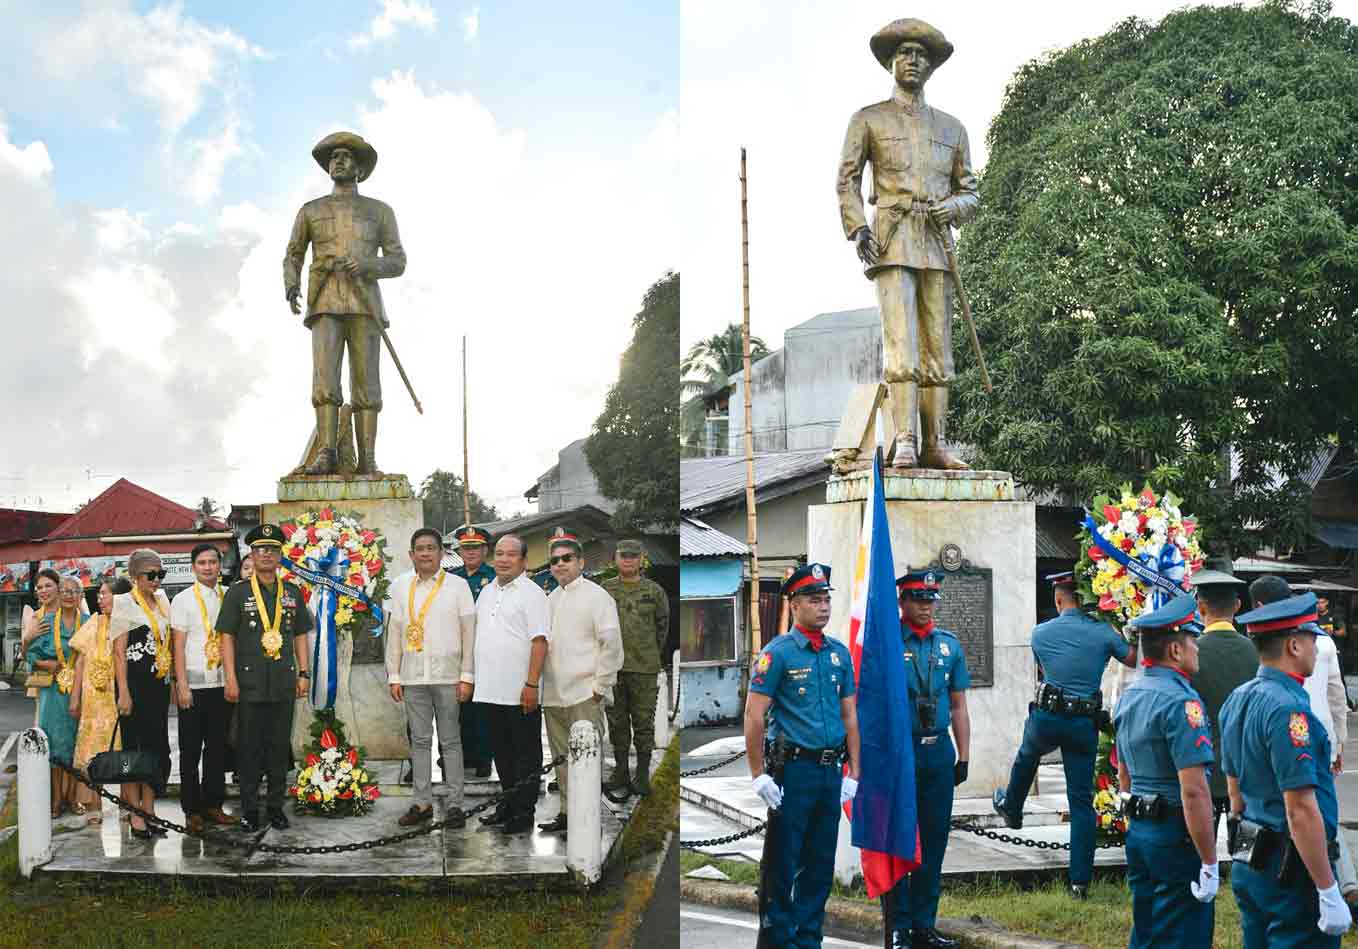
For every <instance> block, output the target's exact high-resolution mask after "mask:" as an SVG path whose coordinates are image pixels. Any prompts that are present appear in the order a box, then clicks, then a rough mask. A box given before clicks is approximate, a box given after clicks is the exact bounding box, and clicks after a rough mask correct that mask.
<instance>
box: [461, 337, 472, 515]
mask: <svg viewBox="0 0 1358 949" xmlns="http://www.w3.org/2000/svg"><path fill="white" fill-rule="evenodd" d="M471 522H472V483H471V462H470V460H469V459H468V457H467V337H466V335H463V337H462V523H463V524H467V525H470V524H471Z"/></svg>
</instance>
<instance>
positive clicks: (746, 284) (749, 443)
mask: <svg viewBox="0 0 1358 949" xmlns="http://www.w3.org/2000/svg"><path fill="white" fill-rule="evenodd" d="M740 295H741V307H742V311H743V315H742V319H741V325H740V341H741V349H742V350H743V354H742V359H741V365H742V369H743V371H744V383H743V388H744V389H745V543H746V544H747V545H749V548H750V656H751V657H752V658H753V656H754V654H755V653H757V652H759V650H760V648H761V647H762V646H763V643H762V641H761V640H762V637H761V636H760V633H759V534H758V531H757V530H756V529H755V503H754V408H753V402H752V401H751V399H752V393H751V389H752V386H751V384H750V383H751V379H750V215H749V201H748V195H747V192H746V178H745V148H744V146H742V147H741V149H740Z"/></svg>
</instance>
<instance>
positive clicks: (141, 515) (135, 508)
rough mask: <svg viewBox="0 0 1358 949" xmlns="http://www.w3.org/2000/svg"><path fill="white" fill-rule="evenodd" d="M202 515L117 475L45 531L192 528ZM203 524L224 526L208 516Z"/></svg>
mask: <svg viewBox="0 0 1358 949" xmlns="http://www.w3.org/2000/svg"><path fill="white" fill-rule="evenodd" d="M201 516H202V515H200V514H199V513H198V512H197V511H195V510H193V509H192V508H187V507H184V505H182V504H176V503H175V502H173V501H171V500H170V499H169V498H163V497H161V496H160V495H159V494H156V493H154V492H152V491H148V490H146V489H145V488H143V487H141V486H139V485H135V484H133V483H132V482H131V481H128V480H127V479H126V478H119V479H118V480H117V481H115V482H113V484H111V485H109V486H108V488H106V489H105V490H104V492H103V493H102V494H100V495H99V496H98V497H97V498H95V499H94V500H93V501H91V502H90V503H89V504H86V505H85V506H84V507H82V508H81V509H80V510H78V511H76V512H75V513H74V514H72V515H71V517H70V519H68V520H67V521H66V522H65V523H63V524H62V525H61V526H60V527H58V528H57V529H56V530H54V531H53V532H52V533H50V534H48V535H47V539H48V540H49V541H55V540H63V539H66V538H71V537H104V536H107V535H109V534H113V535H115V536H116V535H121V534H168V533H174V532H177V531H191V530H194V529H196V528H197V527H198V524H197V523H196V522H197V521H198V519H199V518H200V517H201ZM202 526H203V527H205V528H208V529H210V530H225V529H226V523H225V522H224V521H221V520H219V519H217V518H215V517H210V518H207V519H206V520H205V521H204V522H203V524H202Z"/></svg>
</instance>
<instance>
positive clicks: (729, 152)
mask: <svg viewBox="0 0 1358 949" xmlns="http://www.w3.org/2000/svg"><path fill="white" fill-rule="evenodd" d="M1186 5H1189V4H1185V3H1183V2H1175V0H1108V2H1100V3H1089V2H1087V0H1038V2H1035V3H1014V2H1008V0H1006V2H998V0H981V2H979V3H967V4H958V3H926V4H923V5H919V4H916V5H905V6H902V5H901V3H899V2H881V0H846V2H841V3H836V4H826V3H823V2H820V0H759V2H755V0H751V2H746V3H733V2H730V0H680V9H681V15H680V76H681V82H680V94H679V101H680V113H681V115H682V116H683V137H682V141H681V152H680V154H681V168H680V182H681V184H680V201H679V213H680V217H679V222H680V228H681V233H682V236H681V241H682V246H681V259H682V267H683V272H684V322H683V338H682V345H683V347H684V349H685V350H687V349H688V347H689V346H690V345H692V343H694V342H695V341H696V340H699V339H702V338H705V337H707V336H710V335H711V334H713V333H717V332H720V331H721V329H722V328H723V327H725V326H726V325H727V324H728V323H731V322H736V323H738V322H740V319H741V274H740V181H739V172H740V148H741V146H742V145H744V146H745V147H746V149H747V151H748V157H747V162H748V180H749V216H750V311H751V314H750V319H751V327H752V330H753V332H754V333H755V334H756V335H759V336H761V337H762V338H763V339H764V340H765V341H766V342H767V343H768V344H769V346H770V347H772V348H775V349H776V348H777V347H779V346H781V345H782V340H783V332H784V331H785V330H787V329H788V328H789V327H792V326H795V325H797V324H798V323H801V322H803V321H805V320H808V319H810V318H811V317H813V316H815V315H816V314H818V313H825V312H831V311H835V310H847V309H854V308H857V307H866V306H874V305H875V303H876V299H875V296H874V293H873V289H872V284H871V283H869V282H868V281H867V280H865V279H864V278H863V275H862V270H861V268H860V267H859V264H858V261H857V259H856V258H855V256H854V252H853V247H852V245H851V244H849V242H848V241H847V240H845V238H844V233H843V230H842V229H841V226H840V221H839V205H838V203H837V201H836V197H835V192H834V178H835V171H836V165H837V164H838V160H839V149H840V146H841V145H842V144H843V141H844V129H845V127H846V125H847V124H848V121H849V116H850V115H852V114H853V113H854V112H855V111H856V110H858V109H860V108H862V107H863V106H865V105H869V104H871V103H873V102H877V101H880V100H882V99H885V98H887V97H889V96H890V94H891V90H892V87H893V82H892V79H891V75H890V74H889V73H888V72H886V71H885V70H884V69H882V67H881V66H880V65H878V63H877V61H876V60H875V59H874V58H873V57H872V54H871V53H870V52H869V51H868V38H869V37H870V36H871V35H872V34H873V33H875V32H876V31H877V30H878V29H880V28H881V27H882V26H884V25H886V24H887V23H889V22H891V21H892V20H895V19H898V18H900V17H903V16H916V17H920V18H921V19H924V20H927V21H929V22H930V23H932V24H934V25H935V26H937V27H938V28H939V29H940V30H942V31H943V33H944V35H945V36H947V38H948V39H949V40H950V41H951V42H952V43H953V45H954V47H955V48H956V51H955V52H954V53H953V55H952V57H951V58H950V59H949V60H948V62H947V63H946V64H944V66H943V67H942V68H941V69H939V71H938V72H937V73H936V74H935V75H934V76H933V77H932V78H931V79H930V80H929V85H928V89H927V93H926V95H927V98H928V101H929V102H930V103H931V104H932V105H935V106H937V107H939V108H941V109H943V110H945V111H947V112H950V113H952V114H953V115H955V116H957V117H958V118H959V119H960V120H961V121H962V123H963V125H965V126H966V129H967V133H968V136H969V138H970V140H971V148H972V159H973V162H974V163H975V165H976V167H978V168H980V167H983V166H984V164H985V159H986V151H985V138H986V131H987V130H988V129H989V127H990V122H991V120H992V119H993V118H994V116H995V114H996V113H997V112H998V111H999V109H1000V106H1001V103H1002V98H1003V95H1004V89H1005V86H1006V84H1007V83H1008V82H1009V79H1010V77H1011V76H1012V75H1013V74H1014V72H1015V70H1017V69H1018V67H1019V66H1021V65H1022V64H1023V63H1025V62H1027V61H1029V60H1031V59H1033V58H1035V57H1037V56H1040V55H1041V54H1042V53H1044V52H1046V51H1047V50H1051V49H1059V48H1063V47H1066V46H1069V45H1070V44H1072V43H1074V42H1077V41H1078V40H1081V39H1084V38H1087V37H1091V36H1097V35H1099V34H1101V33H1104V32H1106V31H1107V30H1109V29H1110V28H1112V27H1113V26H1114V25H1115V24H1116V23H1118V22H1119V21H1121V20H1123V19H1125V18H1126V17H1128V16H1139V17H1141V18H1143V19H1149V20H1158V19H1160V18H1161V17H1163V16H1164V15H1165V14H1166V13H1168V12H1169V11H1171V10H1174V9H1178V8H1180V7H1182V6H1186ZM831 10H833V13H830V12H829V11H831ZM1333 12H1334V13H1335V14H1336V15H1338V16H1344V17H1347V18H1348V19H1350V20H1358V0H1334V4H1333Z"/></svg>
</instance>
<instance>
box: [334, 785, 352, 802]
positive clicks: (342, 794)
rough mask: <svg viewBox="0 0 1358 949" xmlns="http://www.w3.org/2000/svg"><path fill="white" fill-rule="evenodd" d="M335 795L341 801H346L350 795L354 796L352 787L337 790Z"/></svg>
mask: <svg viewBox="0 0 1358 949" xmlns="http://www.w3.org/2000/svg"><path fill="white" fill-rule="evenodd" d="M335 796H336V797H337V798H339V799H340V800H341V801H347V800H349V799H350V798H351V797H353V796H354V789H353V788H345V789H344V790H343V791H341V792H339V793H338V794H336V795H335Z"/></svg>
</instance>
